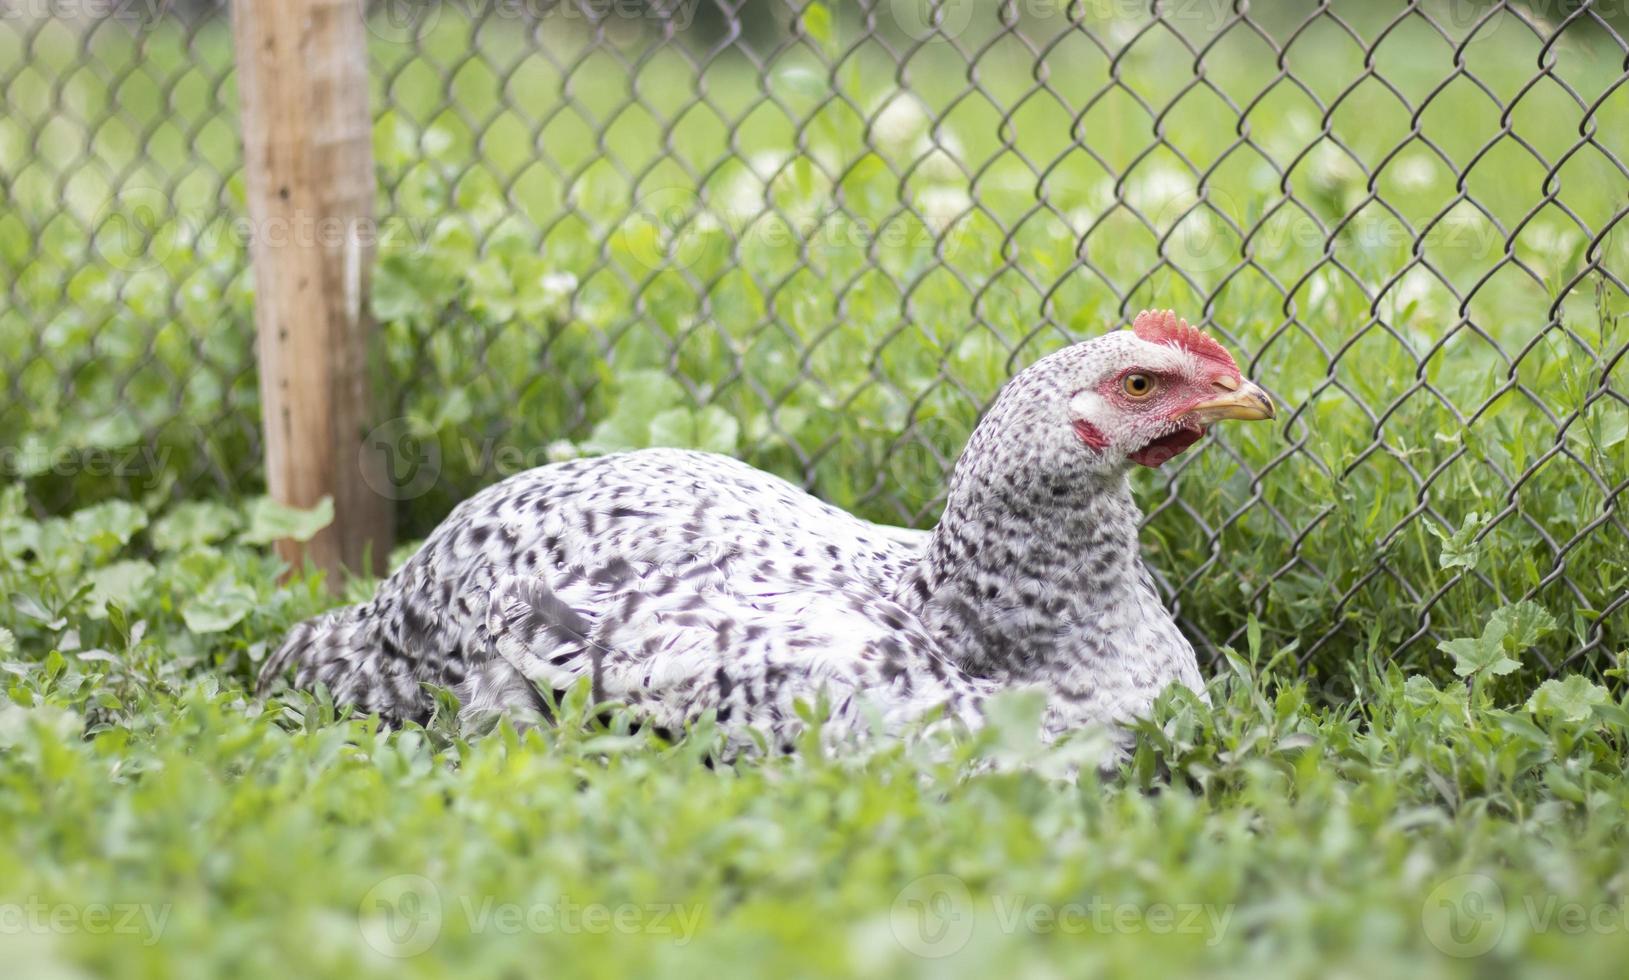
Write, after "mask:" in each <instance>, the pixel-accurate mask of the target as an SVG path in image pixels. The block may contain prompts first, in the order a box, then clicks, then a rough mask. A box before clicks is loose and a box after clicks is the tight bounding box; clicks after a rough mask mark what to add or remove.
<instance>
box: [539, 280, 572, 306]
mask: <svg viewBox="0 0 1629 980" xmlns="http://www.w3.org/2000/svg"><path fill="white" fill-rule="evenodd" d="M542 286H543V295H544V296H547V297H548V298H549V300H550V301H551V302H556V303H558V302H561V301H563V300H566V299H569V298H570V297H571V294H572V293H575V292H576V291H577V277H576V276H574V275H572V274H571V273H569V272H549V273H545V274H544V275H543V279H542Z"/></svg>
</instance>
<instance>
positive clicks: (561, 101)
mask: <svg viewBox="0 0 1629 980" xmlns="http://www.w3.org/2000/svg"><path fill="white" fill-rule="evenodd" d="M31 3H33V4H35V5H33V6H31ZM359 3H360V0H359ZM76 4H77V5H76ZM358 9H359V12H365V15H366V17H367V23H368V26H369V30H370V32H371V33H370V37H371V42H370V43H371V51H370V58H371V60H372V71H371V76H372V79H373V85H374V91H373V93H372V95H373V104H374V108H375V113H376V126H375V134H374V150H375V157H376V164H377V172H378V180H379V189H380V204H379V208H378V215H377V222H376V227H375V228H374V229H372V231H373V232H374V234H375V235H376V242H375V244H376V246H377V253H378V266H377V271H376V273H375V276H374V284H373V285H374V294H373V298H372V303H373V312H374V315H375V318H376V320H377V321H378V324H379V336H378V344H377V362H378V363H377V366H376V368H377V375H378V379H379V380H378V389H379V390H380V391H381V392H383V393H384V395H385V398H386V400H387V401H388V403H389V407H388V409H387V410H384V411H382V412H381V418H385V419H388V421H386V422H384V424H383V425H381V426H380V427H379V428H378V429H376V430H375V431H374V432H373V433H370V434H368V438H369V439H371V440H375V441H377V442H381V443H382V444H384V445H386V447H387V448H388V449H389V450H390V464H391V465H390V477H389V482H390V485H389V486H388V487H384V488H381V489H383V490H384V491H385V492H387V493H388V494H389V495H390V496H392V497H394V498H396V499H397V500H398V501H399V507H400V511H399V516H400V520H401V522H402V523H403V525H404V530H405V531H406V532H407V533H408V535H409V536H412V535H415V534H422V533H424V532H425V531H427V530H428V529H429V528H430V527H432V526H433V525H434V523H435V521H436V520H437V519H439V517H440V516H442V515H443V514H445V512H446V510H447V509H448V508H449V507H450V506H451V505H452V503H453V502H455V501H456V500H457V499H460V498H462V497H463V496H465V495H467V494H468V493H469V492H471V491H472V490H473V489H475V488H477V487H479V486H481V485H483V484H484V483H488V482H491V481H492V480H495V479H498V478H501V477H502V476H504V475H507V474H509V473H512V472H515V471H518V470H520V469H523V468H526V467H528V466H533V465H537V464H540V463H543V462H547V461H549V460H551V459H559V458H566V457H571V456H575V455H580V454H587V453H595V452H603V451H610V450H616V449H622V448H631V447H637V446H644V445H655V444H666V445H685V446H695V447H699V448H708V449H716V450H719V451H723V452H729V453H732V454H735V455H738V456H741V457H743V458H745V459H747V460H749V461H751V462H753V463H755V464H757V465H759V466H763V467H765V468H767V469H770V470H773V471H775V472H778V473H781V474H782V475H785V476H787V477H789V478H791V479H793V480H795V481H797V482H799V483H801V484H802V485H804V486H806V487H808V488H810V489H811V490H813V491H814V492H816V493H818V494H820V495H821V496H823V497H825V498H827V499H829V500H832V501H833V502H835V503H838V504H840V505H842V506H845V507H848V508H851V509H854V510H856V511H858V512H861V513H863V514H865V515H866V516H869V517H872V518H875V519H879V520H884V521H889V522H894V523H902V524H915V525H924V526H925V525H929V524H931V523H932V521H933V520H934V517H935V515H936V513H937V509H938V507H939V505H940V503H941V500H942V497H941V494H942V489H943V486H944V481H945V478H946V477H947V476H948V473H949V470H950V467H951V466H952V465H953V462H954V459H955V455H956V453H957V451H958V450H959V448H960V446H961V444H962V442H963V441H964V440H965V438H966V435H967V433H968V432H969V431H970V429H971V426H972V425H973V423H974V422H975V421H976V419H977V414H978V412H979V410H980V409H981V407H982V406H984V405H985V404H986V403H987V402H988V400H989V398H990V397H991V396H992V395H993V394H994V392H995V391H996V389H997V388H998V387H999V385H1000V383H1001V382H1002V381H1003V380H1004V379H1005V378H1006V377H1008V376H1010V374H1011V373H1012V372H1013V371H1014V370H1016V369H1018V368H1020V367H1022V366H1023V365H1024V364H1026V363H1028V362H1030V361H1032V360H1034V359H1035V358H1037V357H1039V356H1041V355H1043V354H1045V353H1047V352H1049V351H1051V350H1054V349H1056V348H1057V347H1058V346H1060V345H1062V344H1065V343H1068V342H1070V341H1073V340H1078V339H1082V338H1085V337H1089V336H1092V335H1095V334H1097V333H1100V332H1102V331H1104V330H1107V329H1112V328H1116V327H1120V326H1124V325H1125V324H1127V323H1128V322H1129V321H1130V319H1131V317H1132V316H1133V315H1135V313H1136V312H1137V311H1138V310H1140V309H1143V308H1146V307H1155V306H1159V307H1172V308H1174V309H1177V310H1178V311H1180V312H1182V313H1183V314H1184V315H1185V316H1186V317H1188V318H1189V319H1190V320H1193V321H1195V322H1198V323H1201V324H1202V325H1203V326H1205V327H1206V328H1207V329H1209V330H1211V331H1213V332H1214V333H1215V334H1217V335H1218V336H1219V337H1220V338H1222V339H1223V340H1224V342H1225V343H1226V344H1227V345H1228V346H1229V347H1230V348H1231V349H1232V350H1233V351H1234V352H1235V353H1236V355H1237V356H1238V360H1239V362H1240V364H1241V365H1243V366H1244V369H1245V371H1246V373H1247V374H1248V375H1250V376H1251V377H1253V378H1255V379H1256V380H1257V381H1259V382H1260V383H1262V384H1263V385H1264V386H1265V387H1267V388H1268V389H1269V390H1271V391H1272V392H1273V393H1274V395H1275V397H1277V398H1278V399H1279V401H1280V404H1281V405H1282V406H1284V408H1285V410H1284V412H1283V413H1282V415H1281V419H1280V421H1279V422H1278V423H1276V427H1275V428H1272V429H1266V427H1263V426H1250V427H1239V428H1238V430H1235V431H1223V432H1218V433H1217V434H1216V435H1215V436H1214V437H1213V438H1211V439H1209V440H1207V442H1206V443H1205V444H1204V446H1203V448H1202V450H1200V451H1195V452H1192V453H1189V454H1188V455H1185V456H1183V457H1180V458H1178V459H1177V460H1175V461H1173V462H1172V463H1171V464H1169V465H1168V466H1166V467H1165V468H1163V469H1161V470H1160V471H1158V472H1157V473H1147V474H1140V475H1139V477H1138V479H1139V481H1140V486H1141V495H1142V498H1143V500H1144V502H1145V506H1146V508H1147V510H1148V512H1149V514H1148V521H1149V523H1148V528H1147V533H1146V541H1147V549H1148V556H1149V559H1150V562H1151V564H1152V565H1154V567H1155V568H1156V569H1157V570H1158V572H1159V573H1160V579H1161V583H1162V586H1163V587H1164V588H1165V589H1166V590H1167V592H1168V594H1169V595H1170V596H1171V598H1172V599H1173V601H1174V603H1175V604H1176V607H1177V609H1178V610H1179V613H1180V615H1181V617H1182V618H1183V620H1184V622H1185V625H1187V626H1188V627H1189V628H1190V632H1191V633H1192V634H1194V635H1195V636H1197V637H1208V638H1209V639H1208V642H1211V643H1214V644H1216V645H1220V644H1233V645H1238V644H1240V643H1241V642H1242V641H1243V638H1244V637H1245V634H1246V631H1247V628H1248V622H1249V618H1250V617H1251V616H1254V617H1256V618H1257V619H1258V620H1259V622H1260V623H1261V624H1262V626H1263V629H1264V630H1265V631H1266V634H1267V636H1268V638H1269V640H1270V644H1269V645H1271V646H1277V645H1280V644H1287V643H1291V642H1293V643H1294V644H1295V655H1296V656H1297V657H1298V658H1299V659H1300V661H1301V662H1302V663H1303V664H1304V665H1306V664H1310V665H1312V666H1313V667H1315V668H1316V669H1319V670H1325V671H1328V670H1331V669H1338V667H1336V666H1335V665H1336V664H1337V662H1339V661H1341V660H1346V659H1350V656H1351V652H1352V651H1353V650H1359V651H1363V650H1367V651H1372V652H1375V653H1379V654H1384V655H1391V656H1397V657H1402V658H1413V659H1415V660H1420V659H1425V658H1429V657H1431V656H1434V655H1436V654H1435V650H1436V645H1437V643H1438V642H1440V641H1443V640H1445V639H1449V638H1452V637H1456V636H1464V635H1474V634H1476V633H1477V632H1479V631H1480V629H1481V626H1482V624H1483V623H1484V622H1486V621H1487V619H1488V616H1489V614H1490V613H1491V612H1492V611H1493V610H1495V609H1497V608H1499V607H1500V606H1503V605H1506V604H1509V603H1513V602H1517V601H1520V600H1532V601H1534V602H1536V603H1538V604H1540V605H1543V606H1544V607H1545V608H1547V609H1548V610H1549V611H1550V612H1551V613H1553V614H1554V615H1555V616H1556V617H1557V618H1558V621H1559V622H1558V627H1559V628H1558V629H1557V630H1556V631H1555V632H1554V634H1553V635H1552V636H1551V637H1550V638H1548V639H1547V640H1546V641H1545V642H1544V643H1543V644H1541V645H1540V646H1539V647H1538V649H1537V655H1538V656H1539V657H1540V658H1542V659H1543V667H1544V668H1545V669H1547V670H1555V669H1559V668H1561V667H1562V666H1564V665H1566V666H1572V667H1577V666H1580V665H1582V664H1586V663H1587V664H1589V665H1592V666H1593V667H1595V668H1596V669H1598V670H1599V669H1603V668H1605V667H1609V666H1611V663H1612V659H1613V657H1614V656H1615V655H1616V654H1617V653H1618V652H1619V651H1621V650H1623V648H1624V647H1625V643H1626V636H1629V609H1626V606H1629V528H1626V525H1625V520H1624V515H1623V507H1622V502H1623V500H1624V499H1625V494H1624V488H1625V486H1626V484H1629V437H1626V428H1629V424H1626V423H1629V398H1626V392H1629V384H1626V382H1625V372H1626V371H1629V368H1626V367H1625V366H1624V360H1625V351H1626V349H1629V327H1626V325H1625V323H1624V315H1625V312H1626V309H1629V306H1626V300H1629V287H1626V286H1625V281H1624V280H1625V277H1626V275H1629V244H1626V242H1629V234H1626V231H1629V230H1626V229H1625V228H1623V227H1622V219H1623V217H1624V214H1625V212H1626V210H1629V170H1626V169H1625V164H1624V159H1625V157H1626V156H1629V84H1626V83H1629V43H1626V42H1625V40H1624V35H1625V30H1626V27H1629V19H1626V16H1625V11H1624V10H1623V9H1621V8H1620V7H1619V6H1617V5H1616V4H1614V3H1613V2H1610V0H1596V2H1587V0H1584V2H1566V3H1555V4H1550V5H1548V6H1547V5H1546V4H1545V3H1491V2H1486V3H1484V2H1474V3H1473V2H1443V3H1423V2H1404V0H1395V2H1375V3H1369V2H1323V3H1314V2H1288V3H1274V4H1255V5H1251V4H1248V3H1245V2H1230V0H1173V2H1157V0H1156V2H1153V3H1147V2H1134V0H1081V2H1064V0H1056V2H1054V0H1009V2H1000V3H996V2H989V3H983V2H974V0H942V2H940V0H862V2H856V3H832V4H826V3H820V2H812V0H787V2H784V3H782V2H774V3H770V2H764V3H757V2H752V3H749V2H746V0H738V2H731V0H510V2H497V3H486V2H475V0H469V2H459V0H453V2H446V3H431V2H428V0H389V2H382V3H370V4H366V5H362V6H359V8H358ZM226 13H227V11H226V10H225V9H224V7H221V6H218V5H216V4H213V3H210V2H205V0H198V2H195V3H191V4H165V3H161V2H158V0H153V2H152V3H147V2H146V0H105V2H102V0H0V85H3V86H4V88H5V90H6V93H7V95H6V109H5V112H4V114H3V115H0V265H3V266H4V272H5V274H6V279H7V288H6V290H5V292H4V293H3V294H0V295H3V297H4V298H3V299H0V360H3V361H4V362H5V366H6V384H7V396H6V399H5V402H6V403H5V404H4V405H3V406H0V452H3V453H4V454H5V459H4V463H5V468H6V469H7V471H8V476H10V477H12V478H20V479H23V480H25V481H26V485H27V488H28V492H29V498H30V501H31V503H32V504H33V506H34V507H35V508H36V509H37V510H38V511H40V512H41V513H61V512H64V511H66V510H69V509H72V508H73V507H75V506H78V505H81V504H83V503H85V502H87V501H91V500H95V499H98V498H100V497H107V496H127V497H141V498H143V499H146V500H149V501H150V502H155V503H160V502H162V501H163V500H166V499H170V498H181V497H187V496H198V495H220V494H225V495H232V494H238V493H244V492H252V491H256V490H258V488H259V486H260V485H261V483H260V481H261V476H260V473H259V459H260V452H261V447H260V444H259V435H258V399H257V395H256V390H255V384H256V381H255V374H254V358H253V343H254V331H253V322H252V316H251V303H252V296H251V295H250V282H249V277H248V275H247V269H246V264H247V258H246V256H247V251H248V250H247V243H248V242H249V241H250V240H252V238H253V236H255V235H286V236H300V235H317V234H322V233H323V228H322V226H321V220H320V217H313V219H312V221H311V222H310V224H309V226H307V227H281V228H276V229H269V228H257V227H254V226H252V225H251V224H250V223H249V222H247V221H246V220H245V219H244V218H243V217H242V215H243V207H242V193H243V192H242V186H241V183H242V177H241V159H240V152H241V151H240V149H239V144H238V140H237V135H236V131H237V105H236V94H235V91H234V89H233V83H232V54H231V52H232V45H231V37H230V32H229V30H228V24H227V18H226ZM297 224H298V223H297ZM1244 430H1250V431H1244Z"/></svg>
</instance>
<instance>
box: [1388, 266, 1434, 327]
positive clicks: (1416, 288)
mask: <svg viewBox="0 0 1629 980" xmlns="http://www.w3.org/2000/svg"><path fill="white" fill-rule="evenodd" d="M1446 294H1447V288H1446V287H1444V286H1443V284H1442V283H1440V282H1438V281H1437V278H1436V277H1435V276H1433V275H1432V274H1431V273H1429V272H1427V271H1426V270H1425V269H1423V268H1421V267H1419V266H1415V267H1414V268H1412V269H1410V270H1408V272H1407V273H1405V274H1404V275H1403V278H1402V280H1401V281H1399V282H1398V283H1397V285H1395V286H1393V287H1392V288H1391V300H1392V308H1393V310H1394V311H1395V313H1394V314H1393V315H1395V316H1401V315H1402V314H1403V313H1404V312H1405V311H1407V309H1408V308H1409V306H1410V305H1413V304H1418V306H1417V307H1416V308H1415V311H1414V312H1415V315H1416V316H1419V317H1424V318H1426V319H1430V320H1436V319H1440V318H1441V317H1442V316H1443V315H1444V314H1445V313H1446V312H1447V310H1446V308H1445V307H1444V305H1443V299H1444V298H1445V296H1446Z"/></svg>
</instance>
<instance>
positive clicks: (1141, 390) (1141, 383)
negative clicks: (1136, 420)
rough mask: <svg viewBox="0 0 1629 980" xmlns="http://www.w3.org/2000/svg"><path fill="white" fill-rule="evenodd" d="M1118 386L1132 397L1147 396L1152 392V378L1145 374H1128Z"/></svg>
mask: <svg viewBox="0 0 1629 980" xmlns="http://www.w3.org/2000/svg"><path fill="white" fill-rule="evenodd" d="M1120 386H1121V387H1122V388H1123V389H1125V393H1126V394H1128V395H1130V396H1131V397H1132V398H1147V397H1148V396H1149V395H1151V394H1153V393H1154V379H1153V378H1151V377H1149V376H1148V375H1146V374H1128V375H1126V377H1125V380H1123V381H1121V382H1120Z"/></svg>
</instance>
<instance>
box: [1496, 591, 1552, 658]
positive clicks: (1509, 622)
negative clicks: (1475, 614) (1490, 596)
mask: <svg viewBox="0 0 1629 980" xmlns="http://www.w3.org/2000/svg"><path fill="white" fill-rule="evenodd" d="M1493 624H1498V625H1499V626H1500V627H1501V628H1502V630H1503V641H1504V648H1505V651H1506V652H1507V653H1510V654H1512V655H1514V654H1519V653H1521V652H1522V651H1524V650H1527V649H1529V648H1531V647H1532V646H1533V645H1534V644H1535V643H1537V642H1538V641H1540V640H1542V639H1544V638H1545V637H1546V636H1549V635H1550V634H1551V633H1553V632H1555V630H1556V628H1557V623H1556V621H1555V617H1554V616H1552V615H1550V611H1549V610H1548V609H1545V608H1544V607H1543V606H1541V605H1539V604H1538V603H1536V602H1533V601H1531V600H1523V601H1521V602H1514V603H1511V604H1510V605H1508V606H1505V607H1503V608H1502V609H1500V610H1499V611H1498V612H1496V613H1494V614H1493V617H1492V619H1491V620H1489V625H1490V626H1491V625H1493Z"/></svg>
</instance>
